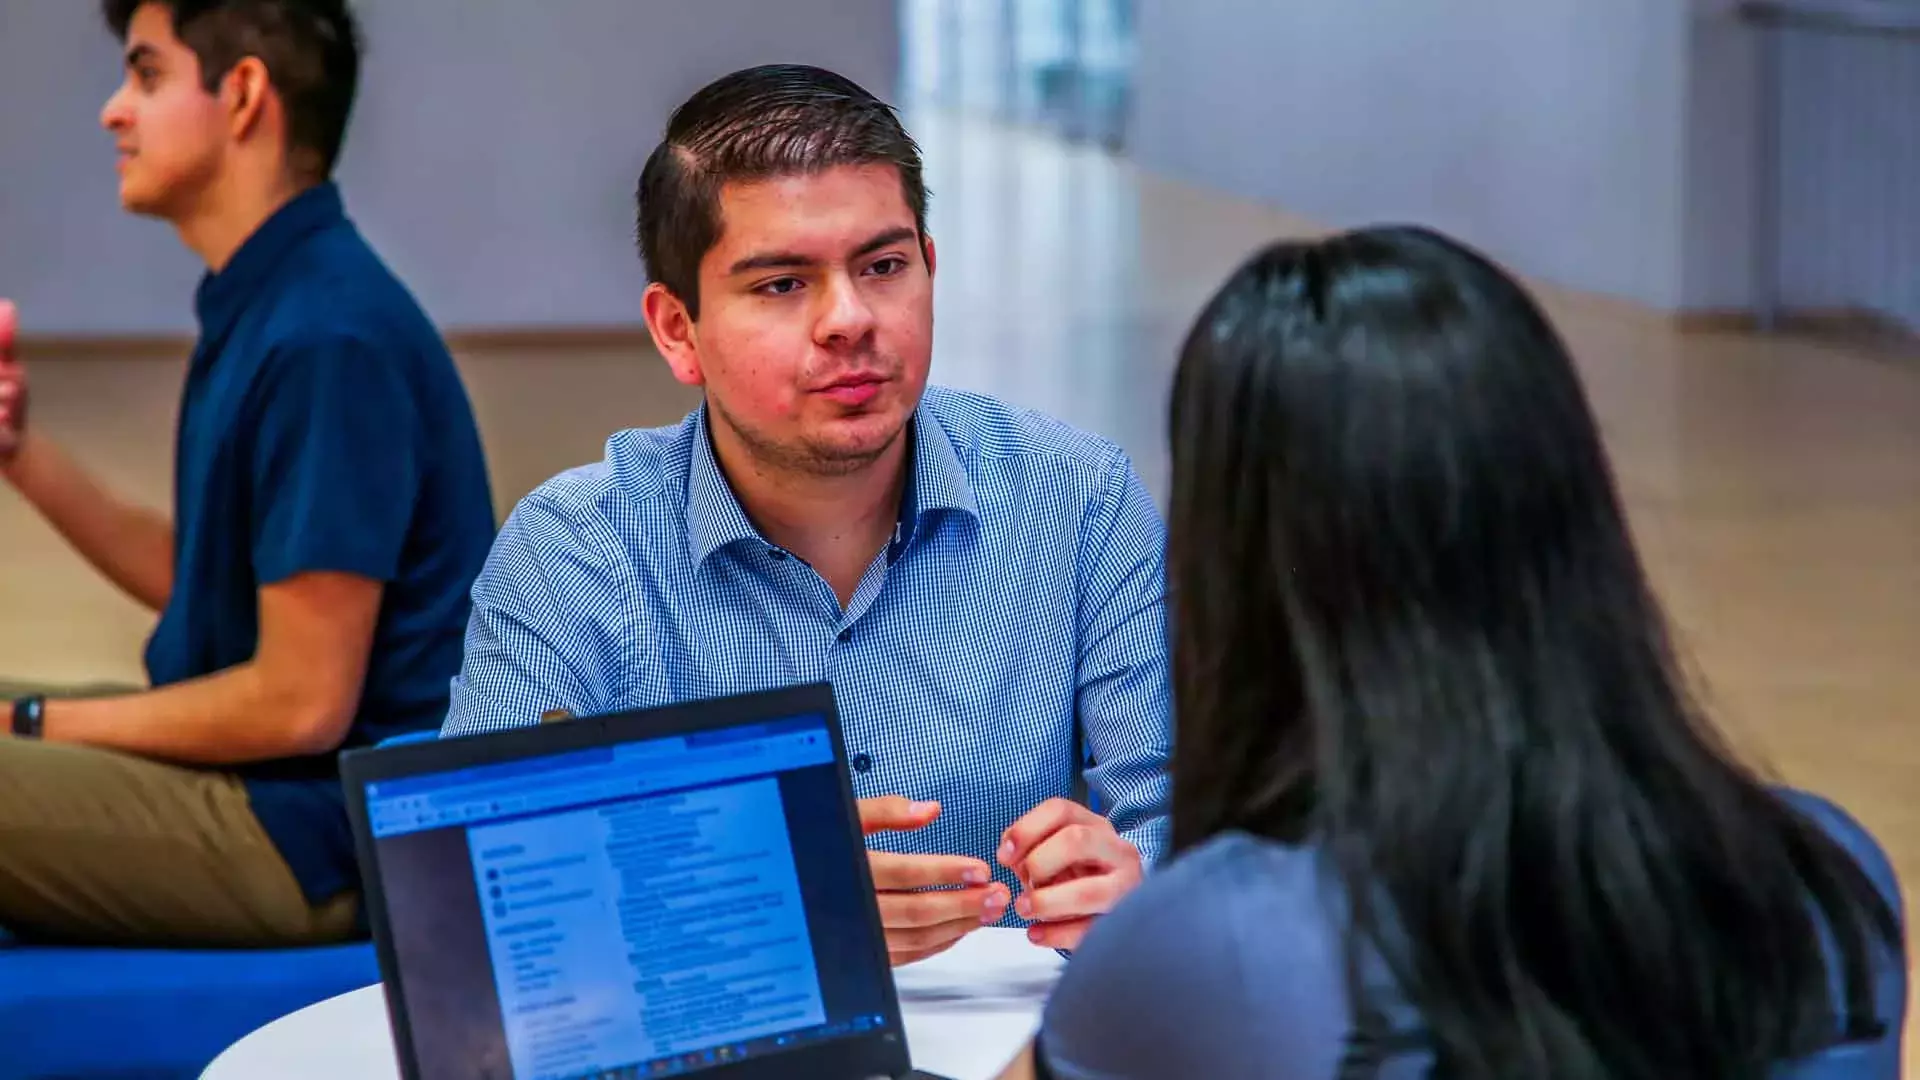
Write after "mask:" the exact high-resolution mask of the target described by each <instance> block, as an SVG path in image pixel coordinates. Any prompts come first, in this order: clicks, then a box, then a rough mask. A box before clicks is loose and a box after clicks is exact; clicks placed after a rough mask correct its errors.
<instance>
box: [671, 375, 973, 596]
mask: <svg viewBox="0 0 1920 1080" xmlns="http://www.w3.org/2000/svg"><path fill="white" fill-rule="evenodd" d="M687 428H688V436H687V437H688V438H689V439H690V440H691V441H692V446H691V448H690V450H691V452H690V454H689V456H688V473H687V538H688V542H689V544H690V545H691V550H692V553H693V561H694V565H695V566H699V565H702V564H704V563H705V562H706V561H707V558H708V557H709V556H711V555H712V554H713V553H714V552H716V551H719V550H720V549H721V548H724V547H727V546H728V545H730V544H735V543H738V542H740V541H742V540H752V541H755V542H757V543H761V544H765V543H766V540H765V538H763V537H762V536H761V535H760V532H759V530H757V529H755V528H754V527H753V523H752V522H751V521H749V520H747V513H746V511H745V510H743V509H742V508H741V506H740V500H739V499H738V498H737V497H735V495H734V493H733V488H732V486H731V485H729V484H728V483H727V479H726V476H725V475H724V474H722V473H721V471H720V462H719V460H718V459H716V458H715V457H714V454H713V437H712V434H711V432H710V431H709V429H708V421H707V407H706V406H705V405H704V404H703V405H701V406H700V408H698V409H697V410H695V411H694V414H693V417H692V418H691V420H690V422H689V423H688V424H687ZM907 438H908V439H909V440H910V447H911V449H910V456H909V457H908V462H909V466H908V467H909V468H910V469H911V470H912V471H911V474H910V475H909V476H908V478H907V490H906V496H905V497H904V498H903V499H901V500H900V523H899V527H898V528H897V529H896V530H895V531H894V541H893V545H892V547H891V548H890V550H889V552H888V557H889V560H892V559H898V558H899V557H900V556H901V555H902V554H904V553H905V551H906V549H907V547H908V546H909V545H910V544H911V543H912V542H913V539H914V536H915V535H917V533H918V532H919V530H920V528H921V526H922V525H923V524H925V523H926V521H927V519H928V518H929V516H932V515H938V514H941V513H944V512H947V511H954V512H957V513H962V514H965V515H967V516H969V517H972V518H974V519H975V520H978V519H979V517H980V505H979V503H978V501H977V500H976V499H975V498H974V493H973V484H972V482H971V481H969V480H968V479H967V471H966V469H965V467H964V466H962V465H961V464H960V455H959V454H957V453H955V452H954V449H953V441H952V440H951V439H949V438H948V437H947V432H946V429H945V428H943V427H941V426H940V421H939V419H938V418H937V417H935V416H934V415H933V413H932V411H931V410H929V409H928V408H927V406H926V404H925V403H924V402H922V403H921V405H920V407H919V408H917V409H915V410H914V414H913V419H912V420H911V421H910V422H909V423H908V425H907Z"/></svg>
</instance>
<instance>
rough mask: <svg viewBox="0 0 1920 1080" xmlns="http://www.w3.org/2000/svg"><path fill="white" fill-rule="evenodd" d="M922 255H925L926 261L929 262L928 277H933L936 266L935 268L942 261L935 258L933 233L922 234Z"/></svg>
mask: <svg viewBox="0 0 1920 1080" xmlns="http://www.w3.org/2000/svg"><path fill="white" fill-rule="evenodd" d="M920 254H922V255H924V256H926V260H927V276H928V277H932V276H933V268H934V266H935V265H936V264H937V263H939V261H940V260H939V259H937V258H935V257H934V251H933V234H932V233H921V234H920Z"/></svg>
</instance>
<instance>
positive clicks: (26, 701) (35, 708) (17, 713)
mask: <svg viewBox="0 0 1920 1080" xmlns="http://www.w3.org/2000/svg"><path fill="white" fill-rule="evenodd" d="M46 722H47V699H46V697H45V696H44V695H42V694H30V695H28V696H26V697H23V698H15V699H14V701H13V734H14V737H15V738H20V739H37V738H39V737H40V731H41V729H42V728H43V727H45V726H46Z"/></svg>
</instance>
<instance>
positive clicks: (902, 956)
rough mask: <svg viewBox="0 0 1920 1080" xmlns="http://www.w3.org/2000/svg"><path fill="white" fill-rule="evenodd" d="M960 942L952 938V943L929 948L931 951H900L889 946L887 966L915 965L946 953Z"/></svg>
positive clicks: (958, 939)
mask: <svg viewBox="0 0 1920 1080" xmlns="http://www.w3.org/2000/svg"><path fill="white" fill-rule="evenodd" d="M960 940H961V939H960V938H954V939H953V940H952V941H949V942H947V943H946V944H944V945H941V946H938V947H936V948H931V949H905V950H901V949H895V948H893V947H892V946H891V945H889V946H888V947H887V962H888V963H889V964H892V965H893V966H894V967H905V966H907V965H908V964H917V963H919V962H920V961H922V960H927V959H931V958H932V957H935V956H939V955H940V954H941V953H943V952H946V951H947V950H948V949H951V948H953V947H954V946H955V945H958V944H960Z"/></svg>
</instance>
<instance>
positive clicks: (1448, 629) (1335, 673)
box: [1167, 228, 1904, 1080]
mask: <svg viewBox="0 0 1920 1080" xmlns="http://www.w3.org/2000/svg"><path fill="white" fill-rule="evenodd" d="M1170 420H1171V450H1172V465H1173V468H1172V485H1171V488H1172V492H1171V497H1170V500H1169V503H1170V506H1169V510H1168V515H1167V516H1168V529H1169V532H1168V545H1169V546H1168V566H1167V585H1168V590H1169V597H1170V609H1169V610H1170V615H1169V626H1170V630H1171V633H1172V640H1173V686H1174V702H1175V707H1174V715H1175V716H1176V717H1178V723H1177V724H1176V725H1175V734H1174V745H1173V762H1174V765H1173V799H1172V819H1173V841H1174V851H1175V852H1176V853H1180V852H1184V851H1187V850H1190V849H1192V848H1194V847H1196V846H1198V845H1200V844H1203V843H1205V842H1206V841H1208V840H1210V839H1212V838H1213V837H1216V836H1220V835H1221V834H1224V833H1229V832H1234V831H1245V832H1250V833H1253V834H1255V835H1259V836H1263V837H1267V838H1269V839H1271V840H1274V841H1277V842H1280V843H1286V844H1301V845H1306V846H1309V847H1311V848H1313V849H1315V850H1316V851H1318V852H1319V853H1321V855H1322V856H1323V857H1324V859H1325V863H1326V865H1327V866H1329V867H1330V868H1331V870H1332V873H1333V875H1334V877H1335V879H1336V880H1335V881H1334V884H1336V885H1337V886H1338V887H1339V889H1340V892H1341V894H1343V896H1344V902H1345V904H1346V906H1347V909H1348V910H1347V911H1346V912H1344V913H1343V914H1344V917H1343V918H1340V919H1335V920H1334V922H1335V923H1336V924H1337V925H1339V926H1341V927H1342V928H1346V929H1347V940H1346V943H1345V944H1346V947H1347V950H1348V951H1347V955H1346V957H1345V962H1346V971H1347V972H1348V973H1349V977H1350V979H1351V981H1352V985H1353V987H1354V989H1355V991H1356V993H1355V995H1354V997H1353V1000H1352V1002H1351V1003H1350V1013H1351V1014H1352V1015H1351V1020H1352V1022H1353V1025H1354V1031H1355V1039H1354V1042H1353V1043H1352V1053H1353V1055H1354V1056H1353V1057H1352V1058H1350V1059H1349V1061H1348V1062H1347V1063H1346V1064H1347V1066H1348V1067H1343V1069H1342V1071H1341V1076H1343V1077H1369V1076H1373V1075H1376V1074H1377V1073H1378V1072H1381V1071H1385V1070H1384V1069H1383V1068H1382V1061H1381V1058H1383V1057H1387V1056H1392V1055H1393V1054H1394V1053H1395V1051H1394V1049H1393V1047H1394V1046H1395V1044H1396V1043H1398V1042H1399V1040H1398V1038H1396V1037H1397V1036H1401V1035H1409V1034H1411V1035H1413V1036H1414V1038H1413V1039H1412V1040H1411V1041H1410V1042H1408V1043H1406V1044H1404V1045H1409V1046H1414V1045H1418V1046H1424V1047H1425V1048H1427V1049H1428V1050H1430V1051H1431V1052H1432V1054H1433V1056H1434V1058H1435V1060H1436V1064H1435V1067H1434V1069H1433V1073H1432V1075H1435V1076H1440V1075H1447V1076H1456V1077H1475V1078H1486V1080H1492V1078H1508V1077H1522V1076H1529V1077H1532V1076H1556V1077H1565V1078H1576V1077H1578V1078H1586V1080H1590V1078H1598V1077H1617V1078H1625V1077H1679V1076H1702V1077H1704V1076H1713V1077H1723V1078H1734V1077H1756V1078H1757V1077H1761V1076H1765V1075H1770V1074H1771V1070H1770V1068H1769V1067H1770V1066H1771V1065H1772V1064H1773V1063H1775V1062H1779V1061H1783V1060H1789V1059H1797V1058H1799V1057H1802V1056H1805V1055H1807V1054H1810V1053H1812V1052H1813V1051H1815V1050H1817V1049H1821V1048H1824V1047H1826V1046H1827V1045H1829V1044H1831V1043H1832V1042H1834V1041H1835V1040H1836V1039H1864V1038H1872V1037H1875V1034H1874V1033H1875V1032H1876V1031H1878V1030H1879V1028H1880V1024H1879V1021H1878V1020H1877V1019H1876V1017H1875V1011H1874V1010H1875V1003H1874V997H1873V971H1874V970H1875V964H1876V963H1878V962H1879V961H1878V960H1876V959H1875V958H1876V957H1899V956H1901V955H1904V953H1903V949H1904V946H1903V943H1902V930H1901V927H1900V924H1899V916H1898V912H1897V909H1896V908H1894V907H1893V905H1892V904H1890V903H1889V901H1888V899H1887V898H1886V897H1884V896H1882V895H1881V894H1880V893H1879V892H1878V891H1876V889H1875V887H1874V885H1873V883H1872V881H1871V880H1870V879H1869V878H1868V877H1867V875H1866V873H1865V872H1864V871H1863V870H1862V868H1861V865H1860V864H1859V863H1856V862H1855V860H1854V858H1853V856H1851V855H1850V854H1849V853H1848V852H1847V851H1846V850H1845V849H1844V848H1843V847H1842V846H1841V844H1840V842H1839V841H1837V840H1836V839H1833V838H1831V837H1829V836H1828V834H1827V833H1826V832H1825V831H1824V830H1823V829H1822V828H1821V827H1820V826H1819V825H1818V824H1816V821H1815V819H1814V818H1813V817H1811V816H1809V812H1803V810H1802V809H1801V808H1796V807H1795V806H1793V805H1791V804H1790V803H1789V802H1788V801H1787V800H1785V799H1783V798H1781V797H1780V796H1779V795H1778V794H1777V793H1776V792H1774V791H1773V790H1771V789H1770V787H1769V785H1767V784H1766V783H1765V782H1763V780H1762V779H1761V778H1760V777H1759V776H1758V775H1757V774H1755V773H1754V772H1752V771H1750V770H1749V769H1748V768H1747V767H1746V766H1745V765H1743V764H1742V763H1740V762H1739V761H1738V760H1737V758H1736V757H1735V755H1734V754H1733V753H1731V752H1730V750H1729V749H1728V747H1727V746H1726V745H1725V744H1724V742H1723V740H1722V739H1721V737H1720V735H1719V733H1718V732H1717V730H1716V729H1715V728H1714V727H1713V725H1712V724H1711V723H1710V721H1709V720H1708V719H1707V717H1706V716H1705V715H1704V714H1703V713H1702V712H1701V711H1700V709H1699V707H1698V705H1697V703H1696V702H1695V700H1694V699H1693V697H1692V695H1691V692H1690V690H1689V688H1688V686H1687V685H1686V680H1685V679H1684V677H1683V673H1682V670H1681V665H1680V661H1679V659H1678V658H1677V656H1676V653H1675V649H1674V645H1673V643H1672V641H1671V639H1670V636H1669V630H1668V627H1667V624H1666V621H1665V617H1664V614H1663V613H1662V611H1661V609H1660V605H1659V603H1658V601H1657V598H1656V596H1655V593H1654V590H1653V588H1652V586H1651V585H1650V583H1649V581H1648V578H1647V576H1646V574H1645V572H1644V571H1643V569H1642V566H1641V561H1640V559H1639V556H1638V554H1637V552H1636V550H1635V547H1634V543H1633V539H1632V535H1631V532H1630V530H1629V529H1628V526H1627V516H1626V513H1625V511H1624V508H1623V506H1622V504H1621V502H1620V500H1619V498H1618V495H1617V494H1616V491H1615V484H1614V480H1613V475H1612V471H1611V466H1610V464H1609V462H1608V460H1607V454H1606V452H1605V448H1604V446H1603V443H1602V440H1601V436H1600V429H1599V425H1598V424H1597V423H1596V422H1595V418H1594V416H1593V415H1592V413H1591V411H1590V409H1589V407H1588V403H1587V399H1586V395H1585V392H1584V389H1583V387H1582V386H1581V383H1580V379H1579V377H1578V374H1577V371H1576V368H1575V366H1574V363H1573V360H1572V358H1571V357H1570V355H1569V353H1568V350H1567V348H1566V346H1565V344H1564V343H1563V341H1562V340H1561V338H1560V336H1559V335H1558V333H1557V332H1556V331H1555V330H1554V329H1553V327H1552V326H1551V325H1550V324H1549V322H1548V320H1547V318H1546V317H1545V315H1544V314H1543V313H1542V312H1541V310H1540V308H1539V307H1538V306H1537V305H1536V303H1535V302H1534V301H1533V300H1532V299H1531V298H1530V297H1529V296H1528V295H1527V293H1526V292H1525V290H1524V289H1523V287H1522V286H1521V285H1520V284H1519V283H1518V282H1517V281H1516V280H1514V279H1513V278H1512V277H1511V276H1510V275H1509V274H1507V273H1506V272H1505V271H1503V270H1501V269H1500V268H1498V267H1497V266H1495V264H1494V263H1493V262H1492V261H1490V260H1489V259H1487V258H1486V257H1484V256H1482V255H1480V254H1479V253H1477V252H1475V251H1472V250H1471V249H1469V248H1467V247H1466V246H1465V245H1463V244H1460V243H1459V242H1457V241H1453V240H1450V239H1448V238H1446V237H1443V236H1440V235H1438V234H1436V233H1433V232H1431V231H1429V230H1426V229H1420V228H1376V229H1365V230H1360V231H1356V232H1349V233H1343V234H1340V235H1336V236H1334V237H1331V238H1328V239H1325V240H1321V241H1315V242H1288V243H1281V244H1277V245H1274V246H1272V247H1270V248H1267V249H1265V250H1263V251H1261V252H1260V253H1258V254H1257V255H1256V256H1254V257H1253V258H1252V259H1251V260H1249V261H1248V262H1247V263H1246V264H1244V265H1243V266H1242V267H1241V268H1240V269H1239V270H1238V271H1237V272H1236V273H1234V275H1233V276H1232V277H1231V278H1230V279H1229V280H1228V282H1227V283H1226V285H1225V286H1223V287H1222V288H1221V290H1220V291H1219V292H1218V293H1217V294H1216V295H1215V297H1214V298H1213V299H1212V301H1211V302H1210V303H1209V304H1208V305H1207V307H1206V309H1205V311H1204V312H1203V313H1202V314H1201V315H1200V317H1199V319H1198V320H1197V321H1196V322H1195V324H1194V326H1193V329H1192V332H1191V334H1190V336H1189V337H1188V339H1187V342H1186V345H1185V349H1184V352H1183V354H1182V356H1181V359H1180V366H1179V370H1178V373H1177V375H1176V376H1175V382H1174V390H1173V400H1172V409H1171V416H1170ZM1836 813H1837V812H1836ZM1823 936H1825V937H1827V938H1828V939H1830V940H1831V941H1832V942H1833V946H1832V953H1833V955H1834V956H1835V957H1836V959H1837V963H1835V964H1833V965H1831V967H1830V966H1829V962H1828V955H1827V952H1826V951H1825V950H1824V949H1823V947H1822V940H1823ZM1369 953H1372V954H1373V955H1375V956H1379V957H1381V958H1384V959H1385V961H1386V963H1387V965H1388V968H1389V970H1390V976H1391V977H1390V978H1388V979H1386V980H1385V981H1376V980H1374V979H1373V978H1372V977H1371V976H1366V977H1364V978H1363V977H1362V976H1361V974H1360V973H1361V972H1362V971H1363V970H1369V969H1370V964H1371V957H1370V956H1369ZM1895 962H1897V961H1895ZM1382 986H1391V987H1392V988H1393V994H1395V995H1398V996H1400V997H1401V998H1402V999H1403V1000H1404V1001H1405V1002H1406V1003H1408V1004H1410V1005H1412V1006H1413V1010H1412V1011H1413V1012H1414V1013H1415V1014H1416V1015H1417V1016H1418V1023H1419V1025H1420V1028H1421V1030H1420V1031H1419V1032H1417V1033H1410V1032H1405V1031H1400V1030H1396V1029H1397V1028H1398V1027H1399V1026H1400V1025H1401V1024H1403V1023H1404V1021H1402V1020H1399V1019H1397V1018H1396V1017H1394V1016H1392V1015H1390V1013H1391V1011H1392V1010H1391V1009H1390V1006H1391V1005H1392V1004H1393V1002H1392V1001H1391V1000H1390V999H1389V998H1388V997H1385V996H1382V995H1384V994H1385V992H1384V991H1381V990H1379V989H1378V988H1379V987H1382ZM1362 1065H1364V1066H1367V1067H1365V1068H1362V1067H1360V1066H1362Z"/></svg>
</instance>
